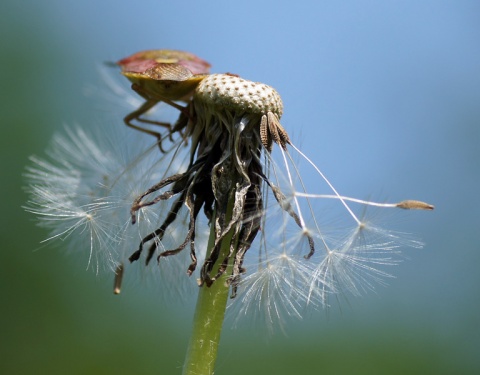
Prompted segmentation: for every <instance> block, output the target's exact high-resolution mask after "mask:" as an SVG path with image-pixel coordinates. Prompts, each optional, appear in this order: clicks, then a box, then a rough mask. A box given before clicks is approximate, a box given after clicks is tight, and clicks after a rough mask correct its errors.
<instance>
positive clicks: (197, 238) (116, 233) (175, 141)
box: [26, 50, 433, 330]
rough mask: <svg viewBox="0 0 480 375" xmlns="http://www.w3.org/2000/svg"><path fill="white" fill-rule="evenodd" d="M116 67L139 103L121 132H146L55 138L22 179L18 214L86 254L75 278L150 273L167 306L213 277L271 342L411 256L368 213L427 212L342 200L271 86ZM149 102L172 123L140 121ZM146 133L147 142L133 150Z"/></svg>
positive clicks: (179, 62) (183, 69) (185, 62)
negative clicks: (291, 324) (83, 272)
mask: <svg viewBox="0 0 480 375" xmlns="http://www.w3.org/2000/svg"><path fill="white" fill-rule="evenodd" d="M118 64H119V65H120V66H121V68H122V74H124V75H125V76H126V77H127V78H129V79H130V81H132V82H133V84H134V87H133V88H134V90H135V91H136V92H137V93H139V94H140V95H141V96H142V98H143V99H145V100H146V102H145V103H144V104H143V105H141V106H140V107H139V108H138V109H137V110H136V111H134V112H132V113H131V114H130V115H127V116H126V117H125V123H126V124H127V125H128V126H131V127H133V128H135V129H137V130H138V129H140V130H145V129H153V128H154V127H155V131H150V130H147V131H144V133H148V135H145V134H141V136H140V134H136V135H137V136H136V137H132V135H131V133H130V132H128V131H127V129H126V127H121V126H118V124H117V125H115V128H114V130H113V131H112V132H109V133H108V134H105V133H102V132H105V131H107V132H108V126H105V125H102V127H101V129H102V132H98V133H97V134H96V135H94V136H91V135H89V134H87V133H86V132H85V131H83V130H81V129H80V128H76V129H73V130H68V129H67V130H66V135H56V136H55V137H54V140H53V143H52V145H51V147H50V148H49V150H48V151H47V157H46V158H38V157H33V158H32V159H31V161H32V165H31V166H30V167H28V168H27V172H26V177H27V179H28V181H29V183H30V187H29V188H28V191H29V193H30V200H29V202H28V203H27V206H26V209H27V210H28V211H30V212H32V213H34V214H35V215H37V217H38V218H39V223H40V225H42V226H45V227H47V228H48V229H49V230H50V236H49V238H48V239H47V241H53V240H55V239H59V240H61V241H62V242H66V241H67V240H68V242H69V243H70V245H69V246H70V248H71V249H73V250H85V249H88V251H87V255H88V260H87V266H88V267H90V268H93V269H95V270H96V271H97V272H98V271H99V270H100V269H101V268H107V269H110V270H113V271H114V272H117V274H123V270H124V269H125V270H128V271H130V270H131V269H132V268H136V269H145V268H146V269H148V270H154V272H151V273H153V274H154V275H155V276H154V277H153V278H152V279H153V280H158V278H161V280H162V282H161V283H162V285H165V287H164V288H162V289H164V290H167V291H168V292H170V293H177V294H178V295H184V294H189V292H190V291H192V290H194V288H195V287H196V283H195V280H199V282H198V284H199V285H200V286H202V287H209V286H211V285H212V283H213V282H215V280H218V279H220V278H221V277H223V276H225V277H224V278H223V279H222V280H223V282H226V283H227V285H229V286H230V290H231V297H234V298H232V300H231V303H230V306H229V308H230V311H233V312H234V314H233V315H234V325H238V324H240V320H241V319H242V318H243V317H248V318H249V319H250V318H251V317H252V316H254V317H256V318H258V317H261V319H262V321H263V322H266V325H267V327H268V328H269V329H271V330H273V329H274V327H276V326H280V327H283V326H284V324H285V322H286V320H287V319H288V318H290V317H293V318H298V319H300V318H301V317H302V316H303V315H304V311H305V309H306V308H309V307H310V306H313V307H323V306H328V305H329V299H330V297H331V296H332V295H334V294H338V293H349V294H352V295H355V296H356V295H361V294H363V293H364V292H366V291H369V290H375V288H376V286H377V285H384V284H385V280H388V278H390V277H392V276H391V275H390V273H389V272H387V271H386V270H385V268H386V267H388V266H392V265H396V264H398V263H399V262H400V261H401V260H402V256H401V252H400V251H401V249H402V248H404V247H413V248H420V247H421V246H422V243H421V242H420V241H417V240H415V239H413V238H411V237H409V236H408V235H406V234H404V233H400V232H396V231H393V230H390V229H387V228H388V226H387V225H386V224H387V222H386V220H385V217H384V215H383V214H380V215H378V216H377V215H374V213H377V212H378V213H381V212H384V211H385V210H388V209H393V210H395V209H396V208H401V209H409V210H411V209H422V210H431V209H433V206H431V205H429V204H426V203H424V202H420V201H416V200H404V201H402V202H400V203H388V204H387V203H378V202H372V201H366V200H361V199H357V198H352V197H346V196H343V195H341V194H340V193H339V191H338V190H337V188H335V187H334V185H333V184H332V183H331V182H330V181H329V180H328V179H327V177H326V176H325V175H324V174H323V172H322V171H321V169H320V168H319V167H318V166H317V165H316V164H315V163H314V162H313V161H312V160H310V159H309V158H308V157H307V156H306V155H305V154H303V153H302V152H301V150H300V149H298V148H297V147H296V146H295V145H294V144H293V143H292V142H291V140H290V138H289V136H288V134H287V131H286V130H285V129H284V128H283V126H282V125H281V124H280V118H281V116H282V114H283V104H282V100H281V98H280V95H279V94H278V93H277V92H276V91H275V90H274V89H273V88H272V87H270V86H268V85H266V84H263V83H258V82H252V81H248V80H246V79H243V78H241V77H238V76H236V75H233V74H210V75H208V69H209V68H210V65H209V64H208V63H206V62H205V61H203V60H201V59H198V58H197V57H196V56H194V55H191V54H184V53H182V52H179V51H169V50H157V51H143V52H141V53H138V54H134V55H132V56H130V57H128V58H126V59H123V60H120V61H119V63H118ZM172 82H174V84H172ZM114 88H116V86H115V87H114ZM117 91H118V90H117ZM121 93H122V96H125V95H123V94H125V93H124V92H123V91H121ZM173 100H182V101H185V102H186V103H187V104H186V106H185V107H182V106H180V105H178V104H176V103H173V102H172V101H173ZM162 101H163V102H165V103H167V104H168V105H171V106H172V108H175V110H180V115H179V118H178V120H177V122H176V123H175V124H173V125H169V124H165V123H163V122H155V121H152V120H147V119H144V118H141V117H140V115H143V114H145V113H146V112H147V111H149V110H151V109H152V108H153V107H154V106H155V105H156V104H157V103H159V102H162ZM135 103H138V102H135ZM133 120H135V121H137V122H136V123H135V124H132V123H131V121H133ZM137 123H138V124H140V125H142V127H140V126H137V125H136V124H137ZM143 125H146V128H143ZM158 125H160V127H159V128H161V129H160V130H161V131H160V132H158V129H157V127H158ZM151 135H155V136H156V137H157V139H156V142H153V140H150V142H146V139H148V137H149V136H151ZM186 146H188V147H186ZM274 146H275V147H274ZM159 148H160V152H158V151H159ZM305 176H308V178H305ZM367 208H368V209H367ZM132 223H135V225H132ZM210 229H211V230H212V233H213V237H212V238H213V240H212V244H213V245H212V244H211V245H210V247H208V246H207V236H208V232H209V231H210ZM225 241H230V242H229V243H228V244H227V245H229V246H226V247H225V248H226V249H227V250H228V251H227V252H226V253H222V254H220V250H221V248H223V246H222V245H223V243H224V242H225ZM222 251H223V250H222ZM134 261H140V262H141V263H143V264H145V265H146V266H147V267H133V264H132V265H130V262H134ZM197 265H199V267H197ZM151 273H149V274H148V276H150V274H151ZM193 273H195V275H192V274H193ZM189 275H192V276H193V277H188V276H189ZM225 280H226V281H225ZM117 281H118V279H117ZM185 281H186V282H185ZM155 282H156V281H155ZM187 290H188V292H187ZM115 292H116V293H118V292H120V288H119V283H117V282H116V283H115ZM256 318H254V319H256Z"/></svg>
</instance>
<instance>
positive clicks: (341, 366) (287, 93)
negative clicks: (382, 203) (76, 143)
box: [0, 0, 480, 374]
mask: <svg viewBox="0 0 480 375" xmlns="http://www.w3.org/2000/svg"><path fill="white" fill-rule="evenodd" d="M0 14H1V15H0V21H1V22H0V32H1V35H2V38H1V39H2V41H1V42H0V43H1V51H0V64H1V65H0V67H1V69H0V70H1V72H0V77H1V81H2V87H1V98H2V100H1V102H0V108H2V113H3V114H4V121H5V122H4V124H3V125H2V131H3V132H4V136H3V137H2V138H3V139H2V147H1V149H0V152H1V153H2V160H3V162H2V175H3V176H7V177H6V178H5V179H4V178H2V180H3V181H4V182H2V187H1V189H2V196H3V197H4V200H5V201H6V202H5V203H6V205H7V206H6V207H7V208H8V211H7V213H5V212H4V215H3V218H2V220H3V221H4V223H3V225H2V229H1V230H2V238H4V240H5V244H6V245H5V248H4V249H3V250H2V252H1V257H2V258H3V259H2V261H1V265H0V267H1V268H2V271H1V274H2V276H1V277H2V279H5V280H4V281H3V282H1V283H0V285H1V286H0V290H1V291H2V294H3V296H4V298H3V299H4V301H3V302H2V305H3V306H2V310H1V313H2V314H5V316H4V317H3V318H1V319H0V320H1V321H2V323H1V324H2V325H3V324H6V327H4V328H2V330H4V331H5V332H7V333H6V337H8V340H7V341H8V343H6V340H3V339H2V344H0V345H3V346H4V347H2V357H3V358H2V361H0V368H1V367H2V366H4V367H5V370H9V371H10V372H9V373H12V372H11V370H12V369H14V368H18V366H20V368H22V367H21V366H30V365H29V363H30V364H31V366H32V368H37V369H41V371H43V372H37V373H65V372H62V371H63V370H64V369H65V368H67V369H68V370H69V371H71V372H70V373H79V374H80V373H86V372H88V371H87V369H91V371H90V372H89V373H95V371H99V372H98V373H108V371H109V370H108V369H112V371H113V369H115V368H116V366H117V367H119V366H120V365H118V363H120V364H121V369H124V370H125V371H127V368H128V365H129V364H130V365H132V364H131V363H130V362H131V361H125V363H124V362H123V361H124V359H122V358H125V357H126V356H128V354H129V353H131V351H133V350H138V352H135V353H136V354H135V355H134V356H133V357H135V356H137V358H138V359H139V360H140V361H144V362H143V363H144V364H145V371H143V372H139V373H145V374H149V373H154V372H157V370H158V367H156V366H157V365H158V366H161V365H162V364H163V365H165V366H166V367H165V368H167V369H168V368H176V369H177V372H180V371H179V370H178V367H179V366H180V365H181V363H182V358H183V350H184V347H185V345H186V342H187V340H188V329H189V327H190V322H191V316H190V313H189V312H187V311H181V312H178V311H177V310H174V309H169V308H168V306H166V304H165V301H164V300H162V298H161V297H158V294H159V293H158V292H157V291H156V290H155V288H154V287H149V288H146V290H143V289H142V288H137V289H136V291H135V295H133V296H132V295H127V293H125V294H122V296H121V298H120V299H119V298H113V297H112V296H111V295H110V294H109V293H110V291H109V289H110V280H109V279H104V278H102V277H99V278H95V277H94V276H92V275H91V273H88V272H84V269H85V265H84V264H79V263H76V261H75V259H71V258H67V257H64V256H63V254H62V253H61V249H51V248H48V249H42V250H41V251H37V252H33V250H34V249H36V248H37V247H38V245H37V244H38V242H39V241H40V240H41V239H42V238H44V236H45V233H44V232H42V231H41V230H39V229H36V228H34V227H33V223H32V221H31V218H30V217H29V216H28V215H26V214H24V213H23V212H19V211H20V210H19V206H20V205H21V204H23V202H24V201H25V199H26V197H25V195H24V194H23V193H22V191H21V189H20V186H21V185H22V180H21V176H20V174H21V171H22V168H23V165H25V164H26V163H27V157H28V155H29V154H31V153H36V154H41V152H42V150H43V149H44V148H45V147H46V145H47V143H48V140H49V138H50V137H51V135H52V134H53V133H54V132H55V131H56V130H57V129H60V128H61V127H62V126H64V125H65V124H76V123H78V124H82V125H84V126H86V127H88V126H90V127H93V126H97V124H98V118H99V117H100V114H101V113H102V111H105V109H104V108H105V106H104V105H102V103H101V101H98V100H97V101H94V100H92V98H91V97H87V96H85V94H84V93H85V88H87V87H90V86H91V85H94V86H95V85H97V86H98V85H102V84H103V83H102V81H101V79H100V76H99V74H98V67H99V66H100V65H101V64H102V63H103V62H104V61H116V60H118V59H119V58H122V57H125V56H127V55H129V54H131V53H133V52H136V51H140V50H143V49H157V48H171V49H180V50H186V51H190V52H193V53H196V54H197V55H199V56H201V57H203V58H205V59H206V60H208V61H209V62H211V63H212V65H213V68H212V71H214V72H227V71H228V72H233V73H237V74H240V75H241V76H242V77H244V78H247V79H251V80H254V81H262V82H265V83H267V84H269V85H271V86H273V87H275V88H276V89H277V91H279V92H280V94H281V95H282V98H283V101H284V104H285V114H284V116H283V118H282V124H283V125H284V127H285V128H286V129H287V130H288V132H289V133H290V135H291V136H292V138H293V139H294V141H295V143H296V144H297V145H301V146H302V150H303V151H304V152H305V153H306V154H307V155H309V156H310V157H311V158H312V159H314V160H315V161H316V163H317V164H318V165H319V166H320V167H321V168H322V170H323V172H325V173H326V174H327V176H329V177H330V179H331V180H332V181H333V182H334V184H335V186H336V187H337V188H338V189H340V190H341V191H342V193H344V194H349V195H354V196H358V197H371V196H373V197H380V198H387V199H388V200H391V201H396V200H402V199H404V198H417V199H421V200H425V201H428V202H431V203H433V204H435V205H436V210H435V211H434V212H414V213H411V214H409V215H407V217H408V220H405V221H404V222H402V223H401V227H402V229H405V230H408V231H411V232H414V233H416V234H418V235H419V236H420V237H421V238H422V239H423V240H424V241H425V242H426V244H427V245H426V247H425V248H424V249H423V250H407V251H406V255H407V256H408V258H409V260H408V261H407V262H405V263H403V264H401V265H400V266H399V267H397V268H396V269H395V270H394V273H395V275H396V276H397V277H396V278H395V279H392V280H389V283H390V286H389V287H387V288H382V287H380V288H379V289H378V290H377V293H376V294H375V293H370V294H368V295H367V296H365V297H363V298H351V299H349V300H348V302H343V303H341V304H340V305H341V307H342V308H341V309H339V308H334V309H332V310H331V311H330V312H329V313H323V312H320V313H312V314H311V315H309V316H308V317H307V318H306V319H305V321H303V322H300V323H298V322H294V323H293V324H292V327H291V331H290V332H289V336H288V337H284V336H282V335H279V336H278V337H276V338H275V340H264V339H262V338H261V337H260V338H259V337H258V335H257V336H255V334H254V333H253V332H251V331H248V330H247V331H241V332H239V331H232V330H228V329H227V330H226V331H225V332H224V335H223V337H222V344H221V351H222V352H221V356H222V357H221V358H220V361H219V367H218V373H219V374H222V373H227V371H228V373H229V374H236V373H245V372H251V373H255V372H254V370H256V369H258V368H260V367H259V366H264V365H265V362H267V363H268V366H270V367H268V366H267V367H265V368H267V369H270V370H271V369H275V371H276V373H277V374H283V373H285V374H287V373H291V372H290V371H291V370H289V368H288V366H287V365H286V364H283V363H284V362H283V361H287V360H288V361H287V362H288V363H292V366H294V368H295V369H296V371H299V372H298V373H299V374H304V373H305V374H307V373H311V372H310V371H313V370H311V369H315V371H317V370H318V373H321V372H320V369H321V368H322V364H324V366H323V367H324V368H327V369H329V370H328V371H330V373H335V374H338V373H342V371H343V370H344V371H345V372H348V373H353V374H355V373H363V372H362V371H363V370H362V369H363V368H365V369H366V370H365V371H366V372H365V373H375V372H371V371H373V370H372V369H375V368H376V369H379V370H378V373H387V372H385V371H386V370H385V369H390V367H389V366H395V367H396V368H397V369H399V371H400V370H405V371H408V372H409V373H417V371H418V373H421V372H422V371H423V370H429V371H433V370H434V371H436V373H442V371H445V372H443V373H445V374H447V373H452V372H451V371H453V370H458V371H459V372H458V373H465V374H466V373H475V371H476V370H478V369H480V363H479V360H478V355H477V353H478V350H479V348H480V311H479V307H480V305H479V297H480V273H479V272H478V265H479V264H480V242H479V239H478V232H479V230H480V220H479V216H478V212H479V208H480V204H479V203H480V199H479V198H478V190H479V183H480V105H479V103H480V74H479V71H480V43H479V40H480V22H479V20H480V3H479V2H477V1H422V2H418V1H383V2H381V1H342V2H340V1H298V2H295V3H294V2H290V1H288V2H287V1H251V0H247V1H241V2H225V1H224V2H222V1H209V2H201V1H182V2H173V1H168V2H162V1H122V2H120V1H112V0H106V1H92V0H84V1H78V2H73V1H59V0H57V1H55V0H51V1H44V2H36V1H16V2H14V1H7V2H3V3H2V5H0ZM99 113H100V114H99ZM123 115H124V113H114V114H113V116H112V117H114V116H118V118H119V122H120V121H121V120H120V119H121V118H122V117H123ZM2 122H3V121H2ZM10 198H11V199H10ZM26 233H27V234H28V235H26ZM107 284H108V285H107ZM69 285H71V286H72V287H74V288H75V290H76V292H75V293H72V289H71V287H69ZM45 293H46V294H45ZM50 309H52V311H51V310H50ZM57 314H58V316H57ZM60 316H61V318H60ZM176 316H179V317H180V319H178V320H177V319H175V317H176ZM139 320H140V321H139ZM117 325H119V326H120V327H121V331H120V330H119V328H118V326H117ZM137 325H138V326H137ZM159 326H160V327H159ZM162 326H163V328H162ZM42 327H44V328H43V329H42ZM134 327H136V328H137V329H138V331H136V330H135V329H133V328H134ZM132 329H133V331H134V332H133V333H132V332H130V330H132ZM157 330H159V331H158V332H157ZM65 332H71V334H67V333H65ZM120 332H124V334H122V333H120ZM62 335H65V337H68V339H67V338H64V337H63V336H62ZM50 336H51V338H50V339H49V337H50ZM112 336H114V342H116V343H118V344H111V340H112ZM132 337H133V338H132ZM165 337H168V338H169V339H168V343H166V342H165V341H164V340H165ZM251 337H254V339H252V338H251ZM64 340H67V341H64ZM122 340H125V341H126V342H127V341H128V342H129V343H130V344H122V345H123V346H122V347H125V345H132V348H130V347H128V346H127V347H125V353H122V352H121V351H118V350H117V349H115V350H114V349H113V348H117V346H116V345H118V346H120V345H121V344H120V343H122V342H124V341H122ZM135 340H136V341H135ZM144 340H145V341H144ZM52 342H53V344H52ZM64 342H68V345H66V346H64V345H63V343H64ZM145 343H147V345H144V344H145ZM49 345H50V346H49ZM109 345H114V346H113V347H110V348H111V349H108V347H109ZM156 345H159V346H158V347H157V346H156ZM163 345H164V346H165V347H167V348H168V350H171V351H170V352H169V351H167V349H165V348H164V347H163ZM68 347H70V348H71V352H70V350H69V349H68ZM22 348H26V349H22ZM162 348H163V349H162ZM22 350H24V353H25V354H24V356H23V357H22V358H24V359H25V360H19V359H18V358H17V357H15V355H14V354H15V353H17V352H19V351H22ZM75 352H77V353H78V352H80V353H84V354H82V355H80V356H76V355H75ZM55 353H56V354H55ZM58 353H60V357H64V358H70V359H69V360H68V361H67V360H65V361H67V362H62V361H60V360H59V359H56V358H58ZM375 353H378V355H376V354H375ZM69 356H71V357H69ZM82 356H84V357H85V358H87V357H88V358H94V360H93V362H92V364H89V365H87V364H86V362H85V361H87V360H85V361H82V360H81V359H80V358H79V357H82ZM116 356H118V357H120V358H119V359H117V362H115V361H116V359H115V358H112V357H116ZM389 356H391V358H390V357H389ZM107 357H108V358H107ZM152 357H153V358H152ZM72 358H73V359H72ZM249 358H250V359H251V360H249ZM395 358H397V359H398V363H397V362H395V361H396V360H395ZM349 359H351V361H349ZM59 361H60V362H59ZM132 361H134V359H132ZM376 361H378V363H376ZM389 361H390V362H389ZM19 362H20V363H21V364H20V365H19ZM112 362H115V363H117V364H112ZM348 362H351V363H352V364H354V365H353V367H352V368H349V367H348V368H347V367H345V366H347V365H346V364H345V363H348ZM88 363H89V362H88ZM159 363H160V364H159ZM233 363H235V365H234V366H233V367H231V366H232V365H233ZM262 363H263V365H262ZM355 364H357V365H355ZM402 365H403V366H407V367H401V366H402ZM65 366H67V367H65ZM82 366H85V368H84V367H82ZM89 366H90V367H89ZM132 366H133V365H132ZM275 366H278V368H277V367H275ZM336 366H338V367H336ZM368 366H370V367H368ZM381 366H384V367H381ZM399 366H400V367H399ZM408 366H411V367H408ZM25 368H28V367H25ZM119 368H120V367H119ZM119 368H117V369H116V371H117V372H116V373H122V372H121V369H120V370H119ZM132 368H135V367H132ZM392 368H393V367H392ZM99 369H100V370H99ZM380 369H383V370H384V371H382V370H380ZM72 371H73V372H72ZM75 371H77V372H75ZM118 371H120V372H118ZM165 371H167V370H165ZM235 371H238V372H235ZM282 371H284V372H282ZM302 371H304V372H302ZM328 371H327V372H328ZM369 371H370V372H369ZM392 371H393V370H392ZM112 373H113V372H112ZM125 373H126V372H125ZM325 373H326V372H325ZM391 373H393V372H391Z"/></svg>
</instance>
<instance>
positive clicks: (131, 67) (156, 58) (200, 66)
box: [117, 49, 210, 75]
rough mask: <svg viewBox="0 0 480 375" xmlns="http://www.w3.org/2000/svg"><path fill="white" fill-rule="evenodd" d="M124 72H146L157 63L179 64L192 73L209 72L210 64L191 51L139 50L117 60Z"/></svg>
mask: <svg viewBox="0 0 480 375" xmlns="http://www.w3.org/2000/svg"><path fill="white" fill-rule="evenodd" d="M117 64H118V65H120V66H121V68H122V72H124V73H140V74H141V73H144V72H146V71H147V70H148V69H151V68H153V67H155V66H156V65H157V64H178V65H181V66H183V67H185V68H187V69H188V70H190V71H191V72H192V74H194V75H195V74H208V73H209V71H210V64H209V63H208V62H206V61H205V60H203V59H201V58H199V57H198V56H196V55H194V54H193V53H190V52H184V51H176V50H169V49H160V50H147V51H141V52H137V53H135V54H133V55H131V56H128V57H125V58H124V59H122V60H120V61H118V62H117Z"/></svg>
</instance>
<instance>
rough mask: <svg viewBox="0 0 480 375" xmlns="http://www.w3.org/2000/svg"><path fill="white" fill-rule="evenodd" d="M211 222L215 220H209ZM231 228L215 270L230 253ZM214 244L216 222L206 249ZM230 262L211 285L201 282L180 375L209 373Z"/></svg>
mask: <svg viewBox="0 0 480 375" xmlns="http://www.w3.org/2000/svg"><path fill="white" fill-rule="evenodd" d="M233 205H234V194H233V193H232V194H230V197H229V200H228V204H227V214H226V218H227V222H229V221H230V219H231V217H232V210H233ZM212 222H214V220H213V221H212ZM233 232H234V231H233V229H232V230H231V231H230V232H229V233H228V234H227V235H226V236H225V238H224V239H223V240H222V242H221V247H220V254H219V256H218V260H217V262H216V263H215V266H214V267H213V270H217V269H218V267H219V266H220V264H221V262H222V260H223V259H225V257H226V256H227V255H228V253H229V252H230V244H231V242H232V240H233V238H232V237H233ZM214 243H215V225H213V224H212V225H211V231H210V237H209V240H208V249H212V248H213V246H214ZM231 268H232V265H231V264H229V265H228V267H227V270H226V271H225V273H224V274H223V275H222V276H221V277H220V278H219V279H217V280H215V282H214V283H213V284H212V285H211V286H210V287H207V286H206V285H203V286H202V287H200V288H199V293H198V299H197V305H196V308H195V316H194V320H193V329H192V335H191V337H190V342H189V344H188V349H187V354H186V357H185V363H184V366H183V375H212V374H213V373H214V368H215V362H216V359H217V352H218V345H219V342H220V335H221V332H222V326H223V320H224V317H225V310H226V308H227V301H228V294H229V291H230V287H229V286H228V285H227V284H226V280H227V278H228V275H229V274H230V272H229V271H231Z"/></svg>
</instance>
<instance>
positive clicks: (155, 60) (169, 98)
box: [117, 49, 210, 149]
mask: <svg viewBox="0 0 480 375" xmlns="http://www.w3.org/2000/svg"><path fill="white" fill-rule="evenodd" d="M117 65H119V66H120V67H121V69H122V71H121V73H122V74H123V75H124V76H125V77H127V78H128V79H129V80H130V81H131V82H132V89H133V90H134V91H135V92H136V93H137V94H139V95H140V96H141V97H142V98H144V99H145V102H144V103H143V104H142V105H141V106H140V107H139V108H138V109H136V110H135V111H133V112H131V113H130V114H128V115H127V116H125V118H124V122H125V124H126V125H127V126H130V127H131V128H134V129H137V130H139V131H142V132H144V133H147V134H151V135H153V136H155V137H157V139H158V140H159V146H160V149H162V148H161V143H160V141H161V135H160V133H158V132H155V131H152V130H149V129H145V128H143V127H141V126H138V125H135V124H133V123H132V122H133V121H134V120H137V121H138V122H141V123H147V124H154V125H160V126H163V127H166V128H168V129H169V130H170V131H171V130H172V128H171V125H170V124H169V123H165V122H159V121H152V120H147V119H144V118H142V117H141V116H142V115H143V114H144V113H146V112H147V111H149V110H150V109H151V108H153V107H154V106H155V105H156V104H158V103H159V102H164V103H167V104H169V105H171V106H173V107H175V108H177V109H179V110H180V111H181V112H183V113H185V114H186V115H187V116H188V113H187V112H186V107H183V106H181V105H179V104H177V103H176V101H184V102H187V101H188V100H189V99H190V98H191V97H192V95H193V92H194V90H195V88H196V87H197V86H198V84H199V83H200V82H201V81H202V80H203V79H204V78H205V77H206V75H208V73H209V69H210V64H209V63H208V62H206V61H205V60H202V59H200V58H199V57H197V56H195V55H194V54H192V53H189V52H183V51H175V50H166V49H162V50H148V51H142V52H137V53H135V54H133V55H131V56H128V57H126V58H124V59H122V60H120V61H118V62H117Z"/></svg>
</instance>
